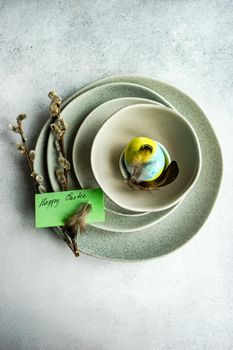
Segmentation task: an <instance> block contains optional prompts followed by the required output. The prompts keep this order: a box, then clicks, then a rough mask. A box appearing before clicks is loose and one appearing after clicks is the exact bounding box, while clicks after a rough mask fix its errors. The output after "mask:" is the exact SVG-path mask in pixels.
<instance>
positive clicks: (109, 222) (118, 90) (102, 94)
mask: <svg viewBox="0 0 233 350" xmlns="http://www.w3.org/2000/svg"><path fill="white" fill-rule="evenodd" d="M114 96H115V97H116V96H143V97H148V98H153V99H154V100H156V101H158V100H159V101H161V102H162V103H163V105H166V106H169V103H168V102H166V101H165V100H164V99H163V98H161V97H160V96H158V95H157V94H156V93H155V92H153V91H151V90H149V89H147V88H144V87H142V86H138V85H135V84H128V83H127V84H126V83H115V84H105V85H103V86H101V87H96V88H94V89H91V90H89V91H87V92H85V93H83V94H81V95H80V96H77V97H76V98H74V99H73V100H72V101H71V102H70V103H69V104H68V105H66V107H65V108H64V109H63V111H62V115H63V117H64V118H65V120H66V122H67V124H68V129H67V131H66V134H65V140H64V141H65V149H66V150H67V151H68V159H70V160H71V159H72V158H71V151H72V146H73V142H74V137H75V135H76V133H77V130H78V128H79V126H80V124H81V123H82V121H83V120H84V119H85V118H86V116H87V115H88V112H89V111H90V109H93V108H94V107H95V106H98V105H99V104H101V103H102V102H103V101H108V100H110V99H112V98H113V97H114ZM119 108H120V107H119ZM110 115H111V112H110V111H109V116H110ZM90 133H91V130H90ZM86 138H88V135H86ZM87 144H88V143H87ZM87 146H88V145H87ZM88 157H90V154H89V155H88ZM47 167H48V173H49V179H50V182H51V186H52V189H53V190H54V191H59V190H60V188H59V185H58V182H57V179H56V177H55V171H54V170H55V169H56V168H57V167H58V164H57V154H56V151H55V149H54V136H53V134H52V133H51V135H50V136H49V139H48V148H47ZM83 170H84V171H86V174H87V176H88V169H83ZM97 187H98V186H97ZM69 188H70V189H78V188H80V185H79V183H78V181H77V178H76V177H75V176H74V175H73V171H72V172H70V176H69ZM109 209H110V210H109ZM173 209H174V208H170V210H164V211H163V212H161V213H157V215H154V216H153V215H150V216H148V217H147V216H144V217H142V218H140V219H139V218H138V219H137V218H136V217H135V213H132V212H130V211H128V210H127V209H123V208H121V207H119V206H117V205H116V204H115V203H113V202H110V201H108V209H107V210H106V215H105V222H104V223H94V224H92V226H94V227H97V228H101V229H103V230H107V231H118V232H132V231H136V230H140V229H141V228H145V227H148V226H150V225H152V224H153V223H154V222H155V221H157V220H161V219H162V218H163V217H165V216H166V215H168V213H169V212H170V211H172V210H173ZM131 214H133V215H134V216H133V217H132V218H131V217H130V216H131Z"/></svg>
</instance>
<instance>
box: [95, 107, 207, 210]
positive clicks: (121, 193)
mask: <svg viewBox="0 0 233 350" xmlns="http://www.w3.org/2000/svg"><path fill="white" fill-rule="evenodd" d="M138 136H146V137H149V138H152V139H154V140H156V141H158V142H160V143H161V144H162V145H164V146H165V148H166V149H167V151H168V153H169V155H170V157H171V160H175V161H176V162H177V164H178V167H179V174H178V177H177V178H176V179H175V181H174V182H172V183H171V184H169V185H167V186H164V187H161V188H159V189H158V190H155V191H152V192H144V191H139V190H134V189H132V188H131V187H129V186H128V185H127V183H125V181H124V179H123V177H122V174H121V171H120V169H119V158H120V156H121V153H122V151H123V149H124V148H125V147H126V145H127V144H128V143H129V141H130V140H131V139H132V138H134V137H138ZM91 166H92V170H93V173H94V176H95V178H96V180H97V182H98V184H99V186H100V187H101V188H102V190H103V191H104V192H105V193H106V195H107V196H108V197H109V198H111V200H112V201H114V202H115V203H117V204H118V205H119V206H121V207H123V208H126V209H129V210H133V211H136V212H138V211H160V210H164V209H168V208H169V207H171V206H173V205H174V204H176V203H178V202H179V201H180V200H181V199H183V197H184V196H185V195H186V194H187V193H188V192H189V191H190V190H191V188H192V187H193V186H194V184H195V182H196V181H197V178H198V175H199V173H200V170H201V149H200V145H199V141H198V138H197V135H196V133H195V131H194V129H193V127H192V125H191V124H190V123H189V122H188V121H187V120H186V119H185V118H184V117H183V116H182V115H181V114H179V113H178V112H176V111H174V110H171V109H169V108H166V107H160V106H154V105H147V104H140V105H133V106H129V107H125V108H122V109H121V110H119V111H117V112H116V113H114V114H113V115H112V116H111V117H110V118H109V119H108V120H107V121H106V122H105V123H104V124H103V126H102V127H101V128H100V129H99V131H98V133H97V135H96V137H95V139H94V142H93V144H92V150H91Z"/></svg>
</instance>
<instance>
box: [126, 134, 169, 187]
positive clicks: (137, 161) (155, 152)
mask: <svg viewBox="0 0 233 350" xmlns="http://www.w3.org/2000/svg"><path fill="white" fill-rule="evenodd" d="M169 163H170V157H169V154H168V152H167V150H166V149H165V147H164V146H163V145H162V144H160V143H159V142H157V141H155V140H152V139H150V138H148V137H135V138H133V139H132V140H131V141H130V142H129V143H128V145H127V146H126V148H125V149H124V151H123V153H122V155H121V159H120V169H121V172H122V175H123V176H124V177H125V178H127V177H129V175H130V177H131V178H132V177H135V180H136V182H137V183H140V182H144V181H153V180H155V179H157V178H158V177H159V176H160V175H161V174H162V172H163V170H164V169H165V168H166V167H167V166H168V164H169Z"/></svg>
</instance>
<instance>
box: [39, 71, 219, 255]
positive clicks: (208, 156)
mask: <svg viewBox="0 0 233 350" xmlns="http://www.w3.org/2000/svg"><path fill="white" fill-rule="evenodd" d="M119 81H122V82H130V83H137V84H141V85H143V86H147V87H148V88H150V89H152V90H154V91H156V92H158V93H159V94H161V95H162V96H164V97H165V98H166V99H167V100H169V101H170V102H171V103H172V105H173V106H174V107H175V108H177V110H179V111H180V112H181V113H182V114H183V115H185V116H186V118H187V119H188V120H189V121H190V122H191V124H192V125H193V126H194V128H195V130H196V133H197V135H198V137H199V142H200V145H201V150H202V161H203V167H202V171H201V174H200V177H199V180H198V182H197V184H196V186H195V188H194V189H193V191H192V192H191V193H190V195H189V196H188V198H187V199H185V200H184V201H183V202H182V203H181V205H180V206H179V207H178V208H177V209H176V210H175V211H174V212H173V213H172V214H170V215H169V216H168V217H167V219H166V221H161V222H160V223H157V224H155V225H154V226H152V227H150V228H148V229H144V230H141V231H138V232H135V233H134V234H132V233H118V232H114V233H113V232H106V231H102V230H99V229H94V228H90V229H89V230H88V233H87V234H85V235H81V236H79V237H78V241H79V247H80V250H81V251H82V252H83V253H85V254H88V255H92V256H95V257H99V258H103V259H110V260H118V261H137V260H145V259H151V258H155V257H158V256H161V255H164V254H167V253H169V252H172V251H173V250H175V249H177V248H179V247H181V246H182V245H183V244H184V243H186V242H187V241H188V240H189V239H190V238H192V237H193V236H194V235H195V234H196V233H197V232H198V230H199V229H200V227H201V226H202V225H203V223H204V222H205V220H206V219H207V217H208V215H209V213H210V211H211V209H212V207H213V205H214V203H215V200H216V197H217V194H218V191H219V187H220V183H221V178H222V155H221V150H220V146H219V143H218V140H217V138H216V135H215V133H214V131H213V129H212V127H211V125H210V123H209V121H208V119H207V118H206V116H205V114H204V113H203V111H202V110H201V109H200V107H199V106H198V105H197V104H196V103H195V102H194V101H193V100H192V99H191V98H190V97H188V96H187V95H186V94H184V93H183V92H181V91H179V90H178V89H176V88H175V87H173V86H170V85H169V84H166V83H163V82H160V81H157V80H155V79H152V78H148V77H142V76H135V75H119V76H113V77H108V78H105V79H103V80H101V81H97V82H95V83H93V84H90V85H88V86H85V87H84V88H83V89H81V90H79V91H78V92H77V93H76V94H74V95H73V96H71V97H70V98H69V99H68V100H67V103H69V101H70V100H71V99H72V98H74V97H75V96H77V95H79V94H81V93H83V92H84V91H87V90H88V89H90V88H93V87H95V86H98V85H102V84H106V83H108V82H119ZM44 130H46V126H45V127H44ZM42 136H43V135H42ZM42 136H41V137H39V139H38V143H39V145H40V144H43V142H42V138H43V137H42ZM41 161H42V159H41ZM38 166H40V163H38Z"/></svg>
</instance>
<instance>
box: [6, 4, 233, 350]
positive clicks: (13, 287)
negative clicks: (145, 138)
mask: <svg viewBox="0 0 233 350" xmlns="http://www.w3.org/2000/svg"><path fill="white" fill-rule="evenodd" d="M232 13H233V2H232V1H206V0H203V1H200V0H199V1H194V0H193V1H192V0H189V1H182V0H173V1H172V0H170V1H168V0H167V1H166V0H165V1H164V0H161V1H155V0H154V1H153V0H150V1H149V0H144V1H142V0H141V1H140V0H128V1H127V0H125V1H119V0H117V1H114V0H108V1H104V0H99V1H89V0H86V1H85V0H82V1H70V0H68V1H63V0H61V1H29V0H28V1H13V0H12V1H11V0H6V1H3V0H0V82H1V83H0V106H1V130H0V151H1V156H0V157H1V158H0V159H1V176H0V184H1V196H0V212H1V221H0V223H1V231H0V324H1V327H0V349H1V350H16V349H23V350H26V349H29V350H34V349H41V350H44V349H78V350H142V349H143V350H154V349H155V350H162V349H166V350H167V349H174V350H179V349H181V350H183V349H189V350H190V349H195V350H196V349H197V350H199V349H211V350H215V349H217V350H225V349H232V347H233V333H232V329H233V293H232V290H233V272H232V271H233V222H232V199H233V198H232V163H233V149H232V135H233V118H232V110H233V99H232V94H233V89H232V87H233V80H232V78H233V64H232V54H233V21H232ZM117 73H140V74H145V75H149V76H152V77H155V78H158V79H160V80H164V81H166V82H168V83H171V84H174V85H175V86H177V87H178V88H180V89H182V90H183V91H185V92H186V93H187V94H189V95H190V96H192V97H193V98H194V99H196V100H197V102H198V103H199V104H200V106H201V107H202V108H203V109H204V111H205V112H206V114H207V115H208V116H209V118H210V120H211V122H212V124H213V126H214V128H215V130H216V133H217V135H218V137H219V140H220V143H221V146H222V150H223V154H224V160H225V170H224V178H223V186H222V190H221V193H220V195H219V197H218V201H217V203H216V205H215V208H214V210H213V211H212V213H211V215H210V217H209V219H208V220H207V222H206V224H205V225H204V227H203V228H202V229H201V230H200V232H199V233H198V234H197V235H196V236H195V237H194V238H193V239H192V240H191V241H190V242H188V243H187V244H186V245H185V246H184V247H182V248H181V249H179V250H177V251H175V252H174V253H172V254H170V255H168V256H166V257H163V258H160V259H156V260H154V261H149V262H141V263H133V264H127V263H112V262H109V261H101V260H97V259H94V258H91V257H88V256H81V257H80V259H78V260H75V259H74V258H73V256H72V255H71V253H70V251H69V249H67V248H66V247H65V246H64V245H63V244H62V242H60V241H58V240H56V239H54V237H53V235H52V233H51V231H50V230H43V231H37V230H36V229H35V228H33V225H34V218H33V198H32V187H31V183H30V179H29V178H28V176H27V175H26V169H25V166H24V163H23V160H22V159H21V158H20V157H19V155H18V154H17V152H16V150H15V147H14V144H15V138H14V135H13V134H9V133H8V131H7V130H6V127H7V124H9V123H10V122H12V121H13V120H14V118H15V116H16V115H17V114H18V113H20V112H21V111H25V112H26V113H28V115H30V116H31V118H30V119H28V121H27V134H28V135H29V137H30V139H31V142H33V143H34V142H35V140H36V136H37V135H38V132H39V130H40V128H41V126H42V125H43V123H44V122H45V121H46V119H47V112H46V111H47V106H48V98H47V92H48V91H49V90H50V89H52V88H54V89H56V90H58V91H59V92H60V93H61V94H62V96H63V97H67V96H69V95H70V94H71V93H73V92H74V91H76V90H77V89H78V88H79V87H81V86H82V85H84V84H86V83H88V82H91V81H93V80H95V79H99V78H101V77H105V76H107V75H110V74H117Z"/></svg>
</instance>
